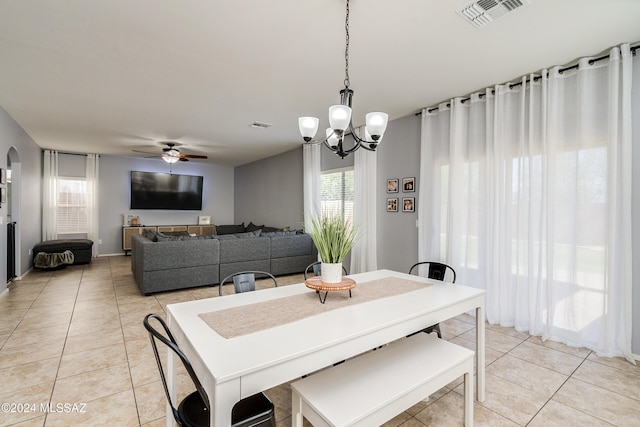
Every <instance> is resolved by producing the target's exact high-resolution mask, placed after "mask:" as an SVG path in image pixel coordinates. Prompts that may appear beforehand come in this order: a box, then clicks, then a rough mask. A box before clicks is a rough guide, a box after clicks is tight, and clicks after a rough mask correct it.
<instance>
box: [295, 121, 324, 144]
mask: <svg viewBox="0 0 640 427" xmlns="http://www.w3.org/2000/svg"><path fill="white" fill-rule="evenodd" d="M319 122H320V120H318V119H317V118H316V117H300V118H299V119H298V127H299V128H300V133H301V134H302V138H303V139H304V140H305V141H306V142H309V141H311V140H312V139H313V137H314V136H316V132H318V123H319Z"/></svg>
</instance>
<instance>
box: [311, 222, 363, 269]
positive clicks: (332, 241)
mask: <svg viewBox="0 0 640 427" xmlns="http://www.w3.org/2000/svg"><path fill="white" fill-rule="evenodd" d="M309 235H310V236H311V239H312V240H313V243H315V245H316V248H318V254H319V255H320V259H321V260H322V262H326V263H337V262H342V261H343V260H344V258H345V257H346V256H347V254H348V253H349V251H350V250H351V249H352V248H353V245H354V244H355V242H356V240H357V238H358V232H357V230H356V227H354V225H353V224H352V223H351V222H350V221H343V219H342V216H341V215H340V214H338V213H329V212H324V213H323V214H322V215H321V217H320V218H313V219H312V220H311V230H309Z"/></svg>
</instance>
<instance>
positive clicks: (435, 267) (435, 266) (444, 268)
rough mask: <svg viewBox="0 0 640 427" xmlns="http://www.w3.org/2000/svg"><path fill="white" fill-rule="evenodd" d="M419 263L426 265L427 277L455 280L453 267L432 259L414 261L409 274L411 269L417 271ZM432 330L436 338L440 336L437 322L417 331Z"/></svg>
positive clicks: (410, 271) (427, 331)
mask: <svg viewBox="0 0 640 427" xmlns="http://www.w3.org/2000/svg"><path fill="white" fill-rule="evenodd" d="M421 265H426V267H427V277H428V278H429V279H434V280H440V281H445V278H446V279H448V280H446V281H448V282H451V283H455V282H456V271H455V270H454V269H453V267H451V266H449V265H447V264H443V263H441V262H434V261H421V262H416V263H415V264H413V265H412V266H411V268H410V269H409V274H412V273H413V270H417V271H419V268H418V267H419V266H421ZM434 331H435V333H436V334H438V338H442V331H440V324H439V323H436V324H435V325H433V326H429V327H428V328H425V329H423V330H422V331H418V332H426V333H427V334H430V333H431V332H434ZM412 335H413V334H412Z"/></svg>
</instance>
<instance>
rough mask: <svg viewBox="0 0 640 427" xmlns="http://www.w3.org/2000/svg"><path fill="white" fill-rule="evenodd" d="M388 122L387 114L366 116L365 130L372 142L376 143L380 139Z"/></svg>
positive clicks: (376, 113)
mask: <svg viewBox="0 0 640 427" xmlns="http://www.w3.org/2000/svg"><path fill="white" fill-rule="evenodd" d="M388 120H389V115H388V114H387V113H381V112H375V113H368V114H367V116H366V123H367V125H366V126H367V127H366V129H367V131H368V132H369V134H370V135H371V138H372V139H373V140H374V141H378V140H379V139H380V138H382V135H383V134H384V131H385V130H386V129H387V122H388Z"/></svg>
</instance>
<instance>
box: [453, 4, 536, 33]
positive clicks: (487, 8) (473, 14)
mask: <svg viewBox="0 0 640 427" xmlns="http://www.w3.org/2000/svg"><path fill="white" fill-rule="evenodd" d="M529 3H531V1H530V0H478V1H476V2H474V3H471V4H470V5H467V6H466V7H464V8H462V9H461V10H459V11H458V15H460V16H462V17H463V18H464V19H465V20H466V21H467V22H469V23H471V25H473V26H474V27H476V28H482V27H484V26H485V25H487V24H490V23H491V22H493V21H494V20H496V19H498V18H500V17H501V16H502V15H504V14H506V13H508V12H511V11H513V10H516V9H518V8H519V7H521V6H524V5H526V4H529Z"/></svg>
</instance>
